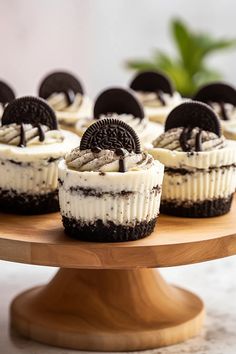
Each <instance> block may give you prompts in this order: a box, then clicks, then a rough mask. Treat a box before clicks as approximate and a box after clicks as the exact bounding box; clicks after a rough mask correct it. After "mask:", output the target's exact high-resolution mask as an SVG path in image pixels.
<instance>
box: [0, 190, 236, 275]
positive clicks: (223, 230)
mask: <svg viewBox="0 0 236 354" xmlns="http://www.w3.org/2000/svg"><path fill="white" fill-rule="evenodd" d="M235 215H236V197H235V198H234V202H233V206H232V209H231V211H230V213H228V214H226V215H224V216H220V217H215V218H208V219H187V218H177V217H170V216H165V215H161V216H160V218H159V219H158V222H157V226H156V228H155V231H154V232H153V233H152V235H150V236H149V237H146V238H144V239H142V240H138V241H133V242H124V243H93V242H92V243H88V242H80V241H76V240H72V239H70V238H69V237H67V236H66V235H65V234H64V231H63V227H62V224H61V220H60V215H59V214H48V215H39V216H25V217H23V216H17V215H7V214H0V259H2V260H7V261H14V262H22V263H28V264H37V265H45V266H56V267H64V268H80V269H134V268H144V267H148V268H154V267H170V266H177V265H183V264H191V263H198V262H203V261H208V260H212V259H216V258H223V257H227V256H231V255H235V254H236V223H235Z"/></svg>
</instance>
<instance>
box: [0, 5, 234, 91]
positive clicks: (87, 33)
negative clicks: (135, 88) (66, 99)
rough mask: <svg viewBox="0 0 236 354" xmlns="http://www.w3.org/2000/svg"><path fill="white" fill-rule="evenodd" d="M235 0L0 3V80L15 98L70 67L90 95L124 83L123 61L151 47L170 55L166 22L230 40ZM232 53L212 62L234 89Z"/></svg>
mask: <svg viewBox="0 0 236 354" xmlns="http://www.w3.org/2000/svg"><path fill="white" fill-rule="evenodd" d="M235 11H236V2H235V1H234V0H217V1H215V0H198V1H196V0H195V1H194V0H165V1H164V0H0V45H1V51H0V63H1V68H0V77H1V78H3V79H6V80H8V81H9V82H10V83H12V85H14V86H15V87H16V89H17V93H18V94H26V93H27V94H30V93H33V92H35V90H36V87H37V84H38V82H39V80H40V78H41V77H42V76H43V75H44V74H45V73H46V72H48V71H50V70H52V69H55V68H66V69H71V70H72V71H75V72H77V73H78V74H79V76H80V77H81V78H82V79H83V82H84V84H85V87H86V89H87V91H88V92H89V93H90V94H92V95H94V94H96V92H97V91H98V90H100V89H102V88H103V87H105V86H106V85H112V84H126V82H127V81H128V79H129V77H130V73H129V72H127V70H125V69H124V67H123V66H122V65H123V62H124V60H125V59H126V58H130V57H137V56H138V57H145V56H147V55H148V54H149V53H150V52H151V49H152V48H155V47H160V48H162V49H167V50H170V51H171V50H172V46H171V42H170V37H169V32H168V22H169V20H170V19H171V18H172V17H173V16H179V17H182V18H184V19H185V20H186V21H188V23H189V24H191V25H192V26H193V27H194V28H196V29H202V30H209V31H211V32H213V33H214V34H215V35H216V36H228V37H236V28H235V21H236V20H235ZM235 63H236V51H234V52H231V53H227V54H224V55H221V54H220V55H218V56H217V57H215V58H214V60H213V64H214V65H215V66H218V67H220V69H221V70H222V71H223V72H224V73H225V77H226V79H228V80H230V81H231V82H234V83H236V65H235Z"/></svg>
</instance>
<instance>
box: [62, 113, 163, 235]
mask: <svg viewBox="0 0 236 354" xmlns="http://www.w3.org/2000/svg"><path fill="white" fill-rule="evenodd" d="M163 169H164V168H163V165H162V164H161V163H159V162H158V161H154V159H153V158H152V156H150V155H149V154H147V153H144V152H142V151H141V149H140V142H139V138H138V136H137V134H136V133H135V132H134V130H133V129H132V128H131V127H130V126H129V125H127V124H126V123H124V122H123V121H121V120H118V119H109V118H107V119H101V120H98V121H97V122H95V123H93V124H92V125H91V126H90V127H89V128H88V129H87V130H86V132H85V133H84V135H83V137H82V139H81V143H80V147H77V148H75V149H74V150H72V151H71V152H70V153H68V154H67V155H66V157H65V160H63V161H61V162H60V163H59V201H60V209H61V214H62V220H63V224H64V227H65V232H66V233H67V234H68V235H70V236H72V237H74V238H78V239H81V240H86V241H98V242H119V241H130V240H136V239H139V238H142V237H145V236H147V235H149V234H150V233H151V232H152V231H153V229H154V226H155V223H156V220H157V216H158V214H159V205H160V199H161V186H162V179H163Z"/></svg>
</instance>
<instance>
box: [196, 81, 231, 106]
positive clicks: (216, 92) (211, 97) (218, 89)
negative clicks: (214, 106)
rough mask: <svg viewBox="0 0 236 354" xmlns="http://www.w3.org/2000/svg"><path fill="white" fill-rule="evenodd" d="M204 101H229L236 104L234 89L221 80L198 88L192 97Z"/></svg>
mask: <svg viewBox="0 0 236 354" xmlns="http://www.w3.org/2000/svg"><path fill="white" fill-rule="evenodd" d="M193 99H194V100H196V101H201V102H205V103H208V104H209V103H211V102H218V103H222V102H223V103H231V104H232V105H233V106H236V89H235V88H234V87H232V86H230V85H228V84H226V83H223V82H215V83H212V84H209V85H205V86H203V87H201V88H200V90H199V91H198V92H197V93H196V95H195V96H194V98H193Z"/></svg>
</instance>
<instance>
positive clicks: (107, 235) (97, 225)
mask: <svg viewBox="0 0 236 354" xmlns="http://www.w3.org/2000/svg"><path fill="white" fill-rule="evenodd" d="M156 221H157V218H154V219H152V220H150V221H141V222H138V221H137V222H136V223H135V224H134V225H133V226H129V225H116V224H114V223H113V222H112V221H108V222H107V223H106V224H104V223H103V221H102V220H96V221H95V222H93V223H92V222H90V223H84V222H80V221H79V220H76V219H74V218H68V217H66V216H63V217H62V222H63V225H64V228H65V233H66V234H67V235H68V236H71V237H73V238H75V239H78V240H82V241H91V242H124V241H135V240H138V239H141V238H143V237H146V236H148V235H150V234H151V233H152V232H153V230H154V227H155V224H156Z"/></svg>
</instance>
